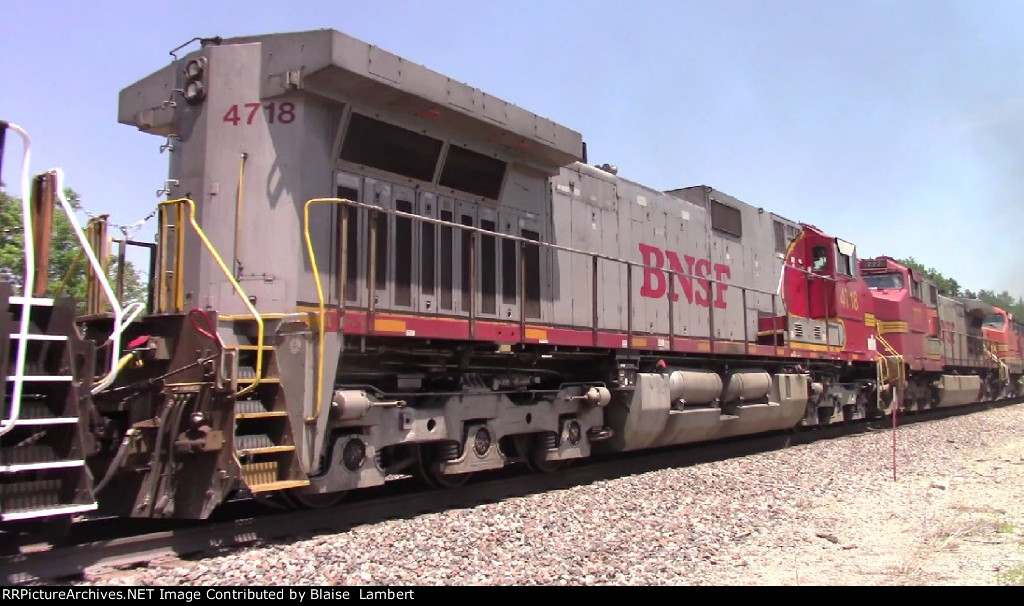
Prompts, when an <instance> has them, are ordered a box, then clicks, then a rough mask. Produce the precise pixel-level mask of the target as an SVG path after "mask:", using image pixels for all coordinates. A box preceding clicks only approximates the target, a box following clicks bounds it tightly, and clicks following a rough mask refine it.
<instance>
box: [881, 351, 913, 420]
mask: <svg viewBox="0 0 1024 606" xmlns="http://www.w3.org/2000/svg"><path fill="white" fill-rule="evenodd" d="M875 339H877V340H878V342H879V343H881V344H882V347H884V348H885V350H886V351H887V352H888V353H889V355H887V356H886V355H881V356H878V357H877V358H876V362H877V364H878V367H877V370H876V378H877V380H878V385H879V387H881V386H882V385H886V384H889V383H892V384H893V406H894V407H896V409H897V410H898V409H899V408H898V407H899V406H900V405H901V404H902V403H903V391H904V389H905V387H906V384H907V369H906V365H904V363H903V355H902V354H900V353H899V352H898V351H896V348H894V347H893V346H892V345H890V344H889V342H888V341H886V340H885V339H884V338H882V335H875ZM879 393H881V392H879ZM885 412H888V410H887V409H886V410H885Z"/></svg>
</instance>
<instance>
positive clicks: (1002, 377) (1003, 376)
mask: <svg viewBox="0 0 1024 606" xmlns="http://www.w3.org/2000/svg"><path fill="white" fill-rule="evenodd" d="M993 345H994V344H993V343H992V342H991V341H985V342H984V343H983V347H984V349H985V353H986V354H988V357H989V358H991V359H992V361H993V362H995V363H996V364H998V365H999V381H1000V382H1004V381H1008V380H1009V377H1010V369H1009V368H1007V367H1006V362H1003V359H1002V358H1000V357H999V355H998V354H997V353H996V351H994V350H993V347H992V346H993Z"/></svg>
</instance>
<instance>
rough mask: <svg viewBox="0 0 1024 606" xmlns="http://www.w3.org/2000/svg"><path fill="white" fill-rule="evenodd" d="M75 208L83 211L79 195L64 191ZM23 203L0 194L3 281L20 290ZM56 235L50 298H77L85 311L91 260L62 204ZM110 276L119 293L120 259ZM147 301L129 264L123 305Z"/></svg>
mask: <svg viewBox="0 0 1024 606" xmlns="http://www.w3.org/2000/svg"><path fill="white" fill-rule="evenodd" d="M64 194H65V195H66V196H67V198H68V200H69V201H70V202H71V205H72V206H73V207H74V208H75V209H76V210H77V209H79V208H81V204H80V203H79V198H78V194H76V193H75V192H74V191H72V190H70V189H66V190H64ZM22 226H23V222H22V214H21V200H19V199H18V198H15V197H13V196H10V195H8V194H6V193H4V192H0V280H5V281H8V282H11V283H13V284H14V285H15V289H17V290H20V289H21V286H22V282H23V280H24V275H25V257H24V255H25V252H24V239H23V238H24V232H23V230H22ZM52 233H53V236H52V240H51V244H50V263H49V268H48V270H47V278H48V279H47V289H46V294H47V295H48V296H58V295H59V296H68V297H74V298H75V300H76V301H78V306H79V309H80V310H81V309H84V304H85V298H86V278H85V267H86V265H88V263H89V260H88V258H86V256H85V255H84V254H83V253H82V252H81V251H82V247H81V244H79V242H78V237H77V236H76V235H75V230H74V228H72V227H71V222H70V221H68V218H67V216H66V215H65V214H64V210H63V208H62V207H60V206H59V205H58V206H57V207H56V208H54V212H53V232H52ZM108 275H109V277H110V284H111V286H112V287H113V288H114V289H115V292H116V282H117V257H116V256H113V255H111V257H110V259H109V266H108ZM145 300H146V285H145V284H144V283H143V281H142V278H141V277H140V276H139V272H138V271H137V270H136V269H135V267H134V266H133V265H132V262H131V261H125V287H124V300H123V301H122V304H128V303H131V302H134V301H142V302H145Z"/></svg>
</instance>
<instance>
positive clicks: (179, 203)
mask: <svg viewBox="0 0 1024 606" xmlns="http://www.w3.org/2000/svg"><path fill="white" fill-rule="evenodd" d="M172 205H173V206H175V207H177V208H176V209H175V210H179V213H178V217H182V215H183V214H184V213H182V212H180V210H181V209H183V207H185V206H187V207H188V220H189V223H190V224H191V225H192V230H193V231H195V233H196V235H197V236H199V239H200V240H202V242H203V246H205V247H206V250H208V251H210V255H212V256H213V260H214V261H216V262H217V265H218V266H219V267H220V270H221V272H223V274H224V277H226V278H227V279H228V282H230V283H231V286H232V288H234V289H235V293H237V294H238V296H239V298H241V299H242V303H244V304H245V306H246V308H248V310H249V314H250V315H251V316H252V317H253V319H254V320H256V326H257V331H256V335H257V336H256V343H257V344H258V345H259V347H257V348H256V375H255V378H254V380H253V382H252V383H250V384H249V385H248V386H247V387H244V388H242V389H240V390H238V392H237V393H236V394H235V396H236V397H237V396H244V395H246V394H248V393H251V392H252V391H253V390H255V389H256V386H257V385H259V383H260V373H261V372H262V371H263V347H262V346H263V318H262V317H260V314H259V312H258V311H256V308H255V307H253V304H252V302H251V301H249V297H248V296H247V295H246V294H245V291H244V290H242V286H241V285H240V284H239V283H238V281H237V280H235V278H234V275H233V274H232V272H231V271H230V270H228V267H227V265H225V264H224V260H223V259H221V258H220V255H219V254H217V249H215V248H214V247H213V244H211V243H210V240H209V238H207V237H206V233H205V232H204V231H203V229H202V228H201V227H199V224H198V223H196V203H195V202H194V201H192V200H191V199H189V198H178V199H177V200H166V201H164V202H160V203H159V205H158V206H172ZM174 235H175V237H176V239H177V245H178V246H177V248H178V251H179V255H178V258H177V259H176V260H175V262H176V264H177V263H183V261H182V259H181V253H182V252H183V251H184V249H185V246H184V241H185V239H184V233H183V232H182V231H181V225H180V224H178V225H175V234H174ZM160 271H161V272H162V271H164V269H163V268H162V267H161V268H160ZM181 273H183V272H179V275H177V276H175V282H176V284H175V288H176V289H177V290H178V291H179V292H176V293H175V295H176V297H175V298H178V297H183V296H184V295H183V293H181V292H180V291H181V290H182V289H183V288H184V277H183V276H182V275H181Z"/></svg>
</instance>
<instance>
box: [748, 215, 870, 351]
mask: <svg viewBox="0 0 1024 606" xmlns="http://www.w3.org/2000/svg"><path fill="white" fill-rule="evenodd" d="M784 263H785V265H784V268H783V272H782V280H781V283H780V285H779V286H780V288H779V290H780V294H781V296H782V299H783V301H784V302H785V305H786V312H787V313H786V315H785V316H781V317H778V318H762V320H761V323H760V329H759V332H758V335H759V338H760V339H761V340H762V342H767V343H775V344H783V343H785V344H787V345H788V346H789V347H791V348H794V349H802V350H812V351H819V350H825V351H826V352H831V351H835V352H841V351H854V352H858V353H860V354H863V355H865V356H867V355H869V354H868V350H869V346H868V334H867V330H866V329H865V317H870V311H871V297H870V296H869V295H868V290H867V285H866V284H865V283H864V282H863V280H861V279H860V277H859V275H858V273H859V272H858V271H857V260H856V249H855V247H854V245H853V244H851V243H850V242H846V241H845V240H842V239H840V238H836V237H834V236H830V235H828V234H825V233H824V232H822V231H820V230H819V229H817V228H815V227H813V226H810V225H803V226H802V228H801V231H800V233H799V234H798V235H797V236H796V237H795V238H794V239H793V241H792V242H790V244H789V247H788V249H787V252H786V255H785V260H784Z"/></svg>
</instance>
